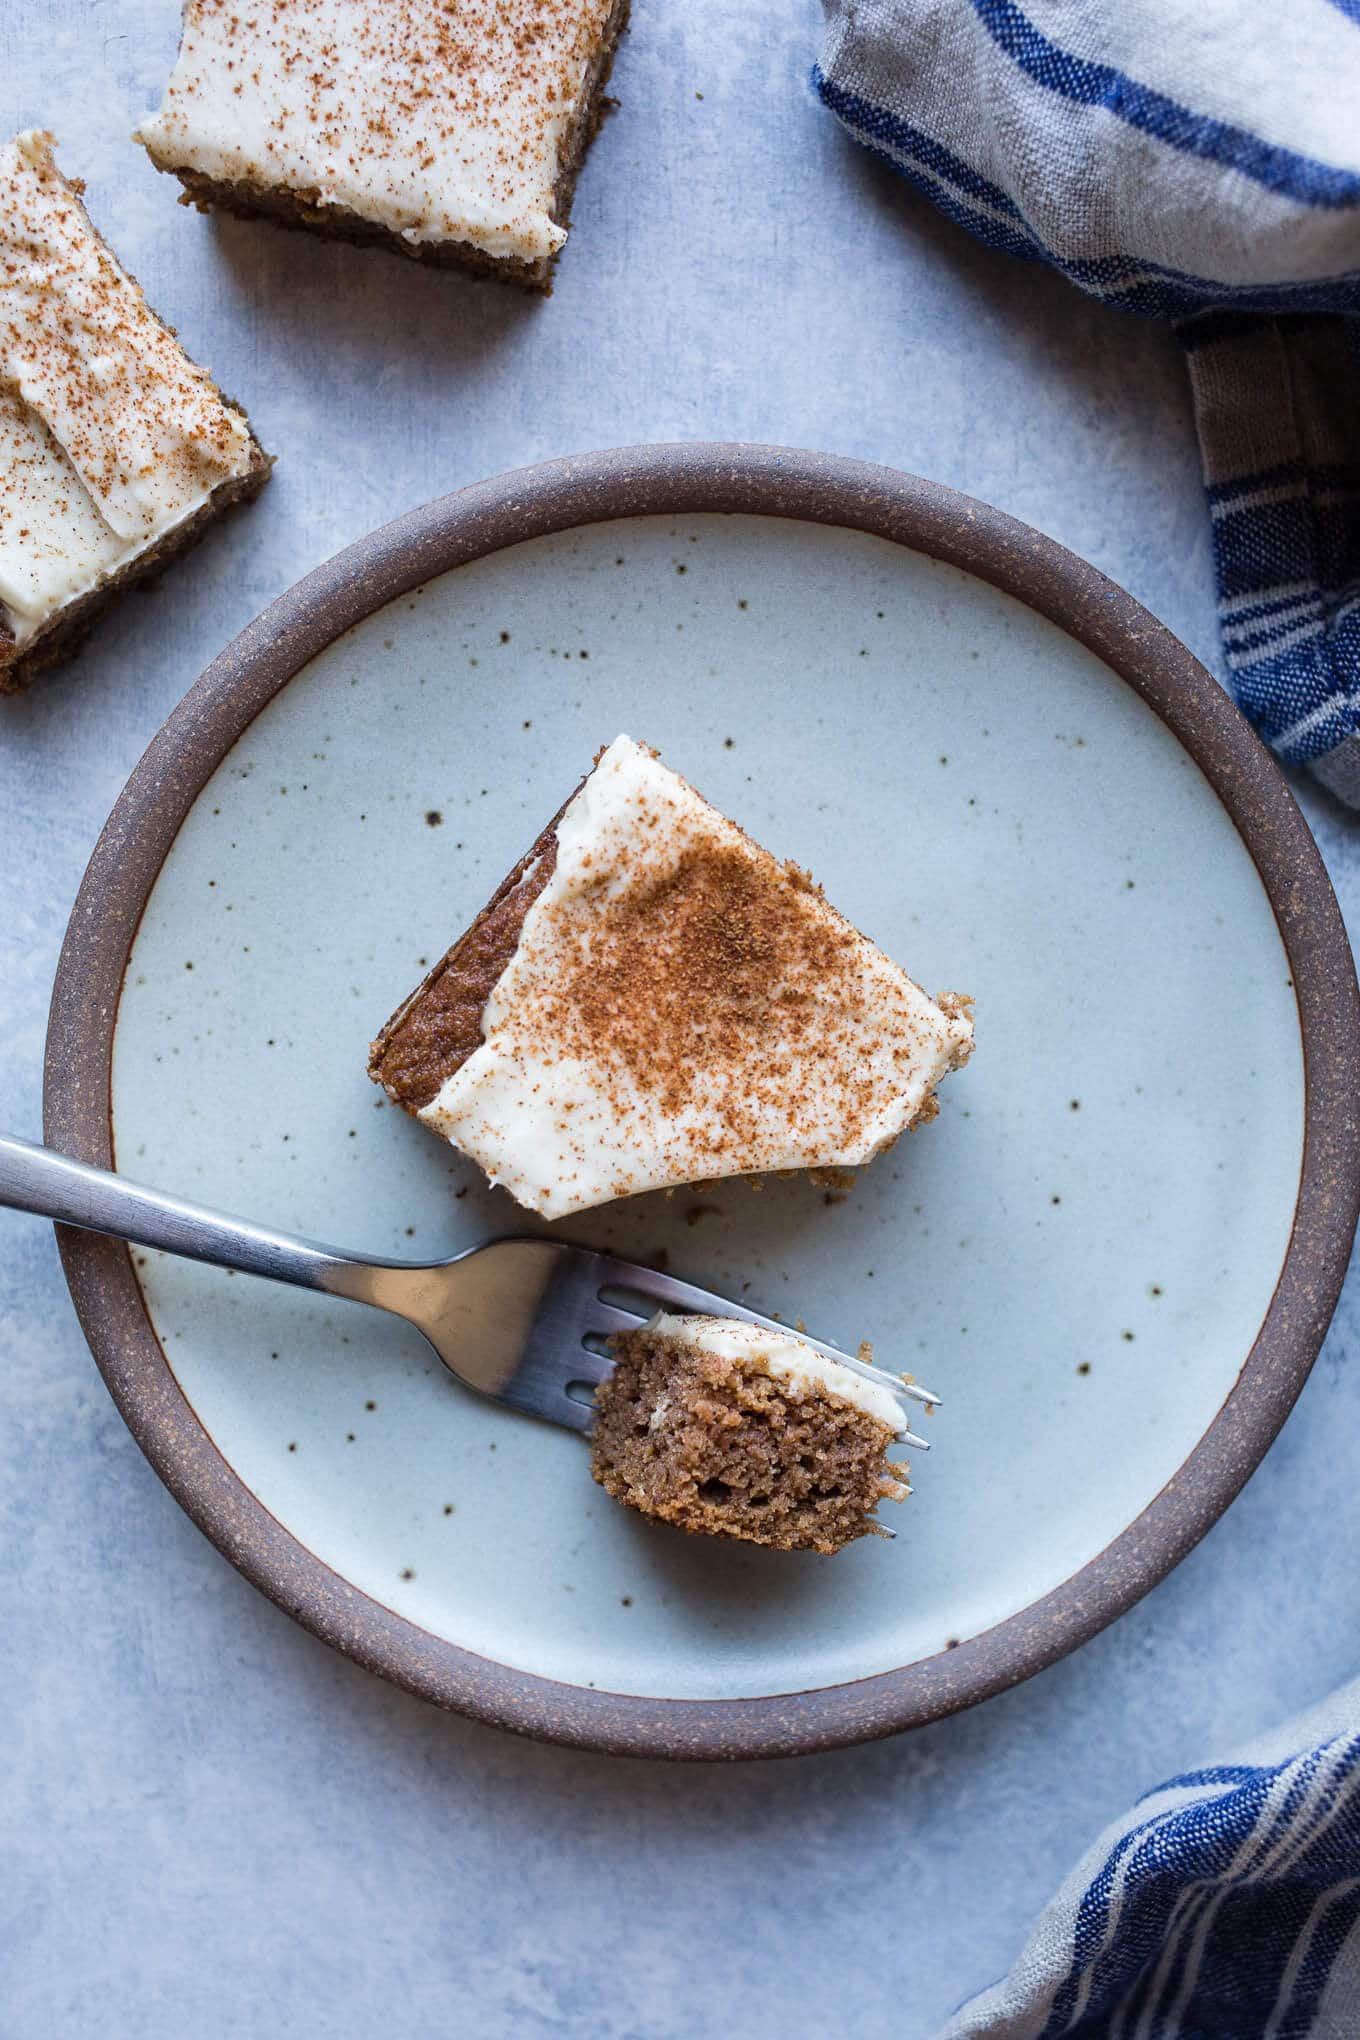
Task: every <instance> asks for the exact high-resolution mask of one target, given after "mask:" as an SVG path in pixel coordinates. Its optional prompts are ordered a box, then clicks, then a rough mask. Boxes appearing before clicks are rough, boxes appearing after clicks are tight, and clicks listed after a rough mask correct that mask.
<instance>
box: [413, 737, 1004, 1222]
mask: <svg viewBox="0 0 1360 2040" xmlns="http://www.w3.org/2000/svg"><path fill="white" fill-rule="evenodd" d="M556 839H557V848H556V863H555V866H554V868H553V871H552V874H551V876H550V878H549V879H548V881H547V883H546V885H545V886H544V888H543V890H542V892H541V893H540V894H539V896H538V898H537V899H536V900H535V901H534V903H533V905H532V906H531V907H530V909H529V912H528V913H527V915H526V916H525V919H524V923H523V926H522V928H521V930H520V936H519V942H518V945H517V947H516V949H515V952H514V954H513V956H512V957H511V959H510V962H509V963H508V964H507V966H506V967H505V969H504V970H503V971H502V973H501V976H500V977H499V979H498V980H497V982H496V984H495V985H494V987H493V988H492V991H491V994H490V996H489V998H488V999H487V1001H486V1005H485V1008H484V1010H483V1013H482V1021H481V1031H482V1041H481V1045H480V1046H479V1047H478V1048H477V1049H475V1050H474V1051H473V1053H472V1054H471V1055H470V1056H469V1057H468V1058H467V1060H466V1061H465V1062H463V1063H462V1065H461V1066H460V1067H459V1068H458V1069H457V1070H455V1071H454V1072H453V1074H452V1075H451V1076H449V1077H448V1078H446V1080H445V1081H444V1083H443V1084H442V1086H441V1087H440V1089H439V1091H438V1093H437V1094H436V1096H435V1097H434V1098H433V1099H432V1100H431V1101H430V1103H429V1104H427V1105H426V1106H425V1107H424V1108H423V1109H422V1110H421V1112H420V1113H419V1117H420V1118H421V1119H422V1120H423V1121H424V1122H425V1123H426V1124H427V1125H428V1126H430V1127H431V1128H433V1129H434V1130H435V1131H436V1132H438V1133H440V1134H442V1135H443V1136H444V1137H445V1138H446V1139H447V1140H449V1141H452V1142H453V1143H454V1144H455V1145H457V1146H458V1147H460V1148H462V1149H463V1150H464V1151H465V1152H466V1153H467V1154H470V1155H471V1156H472V1157H473V1158H474V1160H476V1161H477V1162H479V1163H480V1164H481V1166H482V1167H483V1168H484V1169H485V1170H486V1172H487V1174H488V1176H490V1178H491V1179H492V1181H493V1182H496V1183H501V1184H504V1185H505V1187H506V1188H507V1189H508V1190H509V1191H510V1192H511V1193H512V1194H513V1195H514V1196H515V1197H516V1198H517V1199H518V1200H519V1202H520V1203H521V1204H524V1205H527V1206H529V1207H530V1208H531V1209H533V1210H535V1211H538V1212H540V1213H541V1214H542V1215H543V1216H544V1217H547V1218H560V1217H562V1216H564V1215H565V1214H566V1213H569V1212H573V1211H581V1210H584V1209H586V1208H587V1207H588V1206H590V1205H595V1204H603V1203H606V1202H607V1201H608V1200H610V1199H611V1198H615V1197H626V1196H631V1195H633V1194H635V1193H636V1192H639V1191H643V1190H651V1189H657V1188H662V1187H668V1186H673V1185H678V1184H682V1183H694V1182H701V1181H706V1180H709V1179H712V1178H717V1177H723V1176H734V1175H749V1174H758V1173H762V1172H766V1171H771V1170H779V1169H805V1168H817V1167H835V1166H846V1165H849V1166H854V1165H857V1164H859V1163H862V1162H866V1161H868V1160H869V1159H870V1158H871V1157H872V1156H873V1155H875V1154H877V1153H878V1152H879V1151H880V1150H881V1149H882V1148H884V1147H885V1146H887V1145H888V1143H889V1142H891V1141H892V1140H894V1139H895V1138H896V1137H897V1135H898V1134H900V1133H901V1132H902V1131H903V1130H904V1128H906V1127H908V1126H910V1125H911V1124H912V1122H913V1121H914V1120H915V1119H916V1118H917V1117H918V1116H919V1115H920V1114H921V1112H922V1111H923V1109H929V1101H930V1099H931V1095H932V1093H933V1091H934V1088H935V1086H936V1084H937V1083H938V1082H939V1080H940V1078H941V1077H942V1076H944V1075H945V1073H946V1072H947V1071H948V1070H950V1069H952V1068H955V1067H956V1066H957V1065H958V1064H960V1063H961V1062H963V1061H964V1060H965V1059H966V1057H967V1055H968V1053H969V1050H970V1048H971V1046H972V1036H973V1028H972V1021H971V1019H970V1018H969V1017H968V1013H967V1008H966V1002H960V1001H953V1000H947V1001H946V1002H945V1003H944V1004H943V1005H942V1004H937V1002H936V1001H935V1000H933V999H931V998H929V997H928V996H927V994H926V993H925V992H923V991H922V990H921V988H920V986H919V985H916V984H914V983H913V982H912V980H911V979H910V978H909V977H908V976H907V975H906V973H905V972H904V971H902V970H900V969H899V968H898V966H897V965H896V964H895V963H892V962H890V961H889V959H888V958H887V957H886V956H884V955H883V953H882V951H881V950H879V949H876V948H875V947H874V945H873V944H872V943H871V942H869V941H868V940H867V939H866V937H864V936H863V935H860V934H858V933H857V932H856V930H855V929H853V928H852V927H851V926H850V925H849V923H848V922H847V921H845V920H843V919H842V917H841V916H840V915H839V914H838V913H836V911H835V909H834V908H832V907H831V906H829V905H828V904H827V902H826V900H825V899H824V898H823V896H822V894H821V892H820V891H819V890H818V889H817V888H816V887H815V886H814V885H813V884H812V882H811V880H810V879H808V878H807V877H806V875H805V874H804V873H802V872H800V871H798V870H797V869H796V868H795V867H794V866H791V865H784V864H780V863H779V862H778V861H777V860H776V859H775V858H774V857H772V856H771V855H770V853H769V852H768V851H766V850H763V849H761V848H760V847H759V846H758V845H757V844H755V843H753V842H752V841H751V839H750V838H749V837H748V836H746V835H745V834H744V833H743V832H742V830H740V829H739V828H738V827H737V826H736V824H735V823H733V822H730V821H728V820H727V819H726V818H725V817H724V816H723V815H721V814H719V813H718V811H717V810H716V809H715V808H713V807H711V806H710V805H709V803H708V802H707V801H706V800H704V799H703V798H702V796H701V795H700V794H698V793H696V792H695V790H694V788H693V787H692V786H690V785H689V784H688V783H687V782H686V781H685V780H683V779H681V778H680V777H679V776H678V774H676V773H674V772H672V771H670V770H669V768H668V767H667V766H665V765H663V764H662V763H661V761H660V759H659V758H658V757H657V756H656V754H655V753H654V752H652V751H650V750H648V749H646V748H645V747H644V746H643V745H640V744H637V743H634V742H633V740H632V739H631V738H630V737H626V736H622V737H619V738H617V739H616V741H615V742H614V743H613V744H611V745H610V746H609V748H608V749H607V750H606V751H605V752H604V753H603V754H602V756H601V757H600V759H599V761H598V763H597V764H596V767H595V769H594V771H593V772H592V773H591V774H590V776H589V778H588V779H587V780H586V781H585V783H584V785H583V786H582V787H581V789H580V790H579V792H578V793H577V794H576V795H575V797H574V798H573V799H572V800H571V802H570V803H569V804H568V806H567V807H566V809H565V810H564V812H563V814H562V815H561V817H560V818H559V820H558V822H557V824H556Z"/></svg>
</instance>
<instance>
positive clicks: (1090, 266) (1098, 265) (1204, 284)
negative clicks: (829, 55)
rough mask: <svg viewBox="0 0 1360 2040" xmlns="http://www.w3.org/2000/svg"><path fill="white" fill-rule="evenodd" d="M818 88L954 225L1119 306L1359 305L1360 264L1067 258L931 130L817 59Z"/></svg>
mask: <svg viewBox="0 0 1360 2040" xmlns="http://www.w3.org/2000/svg"><path fill="white" fill-rule="evenodd" d="M812 88H813V90H814V92H816V94H817V96H818V98H819V99H821V100H822V102H823V104H824V105H825V106H827V107H828V108H829V109H830V111H831V112H832V113H834V114H835V115H836V116H837V118H838V119H839V120H841V121H843V122H844V123H845V125H846V127H848V128H849V129H850V130H851V131H852V133H853V134H854V135H855V137H856V139H857V140H859V141H861V142H863V143H864V145H865V146H866V147H867V148H868V149H869V150H870V151H871V152H872V153H873V154H874V155H876V156H878V157H879V158H880V160H881V161H883V162H885V163H887V164H888V165H889V166H890V167H891V168H892V169H893V170H895V171H896V172H897V173H898V175H899V176H901V177H904V178H906V180H907V182H908V183H910V184H914V185H915V186H916V188H917V189H918V190H919V191H922V192H924V193H925V195H926V197H927V198H929V199H930V200H931V201H932V203H934V204H935V205H937V206H938V207H939V209H940V211H941V212H943V213H944V214H945V215H946V216H947V217H948V218H949V219H952V220H953V221H954V222H955V224H956V225H958V226H962V227H965V228H967V230H968V232H969V233H971V234H973V235H974V236H975V237H976V238H977V239H978V240H980V241H983V242H985V243H986V245H987V246H988V247H991V248H999V249H1001V250H1002V251H1003V252H1004V253H1006V254H1008V255H1019V256H1022V257H1024V258H1025V259H1026V260H1029V261H1042V262H1047V263H1048V264H1049V265H1050V266H1051V267H1052V268H1054V269H1057V270H1060V271H1061V272H1062V274H1063V275H1064V276H1066V277H1068V278H1069V279H1070V281H1071V282H1073V283H1075V284H1078V285H1080V287H1081V288H1082V289H1083V290H1085V291H1087V292H1089V293H1090V294H1091V295H1092V296H1093V297H1098V298H1100V299H1101V300H1102V301H1103V302H1104V303H1106V304H1109V305H1113V306H1114V307H1115V308H1116V309H1117V310H1119V311H1125V312H1132V313H1136V314H1138V315H1140V316H1142V317H1145V318H1155V319H1176V320H1189V319H1193V318H1194V317H1195V315H1196V314H1197V313H1199V314H1207V313H1208V312H1209V310H1210V308H1212V307H1222V306H1229V307H1231V310H1230V311H1228V312H1225V313H1223V315H1222V316H1223V317H1225V318H1235V319H1238V320H1242V319H1247V318H1251V317H1258V318H1259V317H1269V316H1271V315H1273V314H1275V313H1277V312H1289V313H1292V314H1294V315H1299V314H1306V313H1310V312H1312V313H1317V314H1318V315H1325V314H1328V313H1335V312H1338V311H1345V312H1355V313H1360V274H1357V273H1354V272H1352V273H1348V274H1346V275H1344V276H1328V277H1317V278H1314V279H1312V280H1311V281H1310V282H1307V283H1273V284H1259V283H1244V284H1225V283H1221V282H1219V281H1217V279H1215V278H1213V277H1205V276H1194V275H1192V274H1190V273H1189V272H1187V271H1184V270H1178V269H1171V268H1168V267H1167V266H1166V265H1165V264H1163V263H1155V262H1148V261H1146V260H1144V259H1143V258H1142V257H1139V256H1134V255H1124V254H1113V255H1102V256H1098V257H1094V258H1089V259H1072V260H1065V259H1064V258H1063V257H1061V256H1059V255H1055V254H1054V252H1053V250H1052V249H1051V248H1049V247H1048V246H1047V245H1046V244H1045V243H1044V242H1043V241H1042V240H1041V239H1040V237H1039V235H1038V234H1037V233H1036V232H1035V230H1034V228H1033V227H1032V226H1031V225H1030V223H1029V222H1028V221H1027V220H1026V219H1025V217H1024V214H1023V213H1022V212H1021V210H1020V208H1019V206H1018V205H1017V204H1016V202H1015V200H1014V199H1013V198H1011V197H1010V195H1009V193H1007V192H1005V191H1003V190H1002V188H1001V186H1000V185H998V184H994V183H993V182H992V181H991V179H990V178H987V177H984V176H983V175H982V174H981V172H980V171H978V170H975V169H974V168H973V167H972V165H971V164H968V163H965V162H964V161H963V160H962V158H960V157H959V156H956V155H955V154H954V153H953V151H952V150H950V149H947V148H946V147H945V146H944V144H943V143H942V142H940V141H939V140H937V139H936V137H935V136H934V135H931V134H928V133H927V132H926V131H925V130H924V129H922V128H918V127H914V126H913V125H912V124H911V122H910V121H906V120H904V119H903V118H902V116H901V115H900V114H897V113H893V112H891V111H889V109H888V108H887V107H884V106H880V105H878V104H877V102H876V101H874V100H871V99H865V98H863V97H862V96H861V95H860V94H859V93H857V92H852V91H850V90H849V89H848V87H846V86H844V85H839V84H837V83H836V82H835V80H833V79H830V78H828V77H827V76H826V73H825V72H824V71H823V70H822V68H821V66H820V65H817V64H814V66H813V68H812ZM894 151H896V152H897V153H896V154H894V153H892V152H894ZM899 156H905V157H907V158H908V161H907V162H905V163H904V162H902V161H900V160H899ZM979 205H985V206H987V207H989V208H991V209H992V210H993V211H995V212H998V213H1001V214H1002V215H1003V216H1004V218H1003V219H999V220H996V219H990V218H989V217H988V216H987V214H986V213H984V212H980V211H979V210H978V207H979ZM1204 323H1205V325H1206V326H1207V325H1208V323H1209V322H1208V318H1207V316H1206V317H1205V319H1204ZM1238 330H1241V331H1246V330H1249V327H1247V326H1245V325H1243V326H1241V327H1239V329H1238ZM1213 337H1219V338H1222V337H1223V334H1222V332H1221V331H1220V332H1219V334H1218V335H1217V336H1214V335H1213V334H1209V335H1207V336H1206V339H1207V338H1213ZM1191 344H1204V343H1197V342H1194V341H1192V342H1191Z"/></svg>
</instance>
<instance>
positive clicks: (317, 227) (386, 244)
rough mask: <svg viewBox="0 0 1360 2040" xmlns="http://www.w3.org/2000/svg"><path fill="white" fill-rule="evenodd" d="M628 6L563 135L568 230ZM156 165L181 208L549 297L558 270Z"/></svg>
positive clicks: (560, 195)
mask: <svg viewBox="0 0 1360 2040" xmlns="http://www.w3.org/2000/svg"><path fill="white" fill-rule="evenodd" d="M630 5H631V0H614V6H613V7H612V8H611V10H610V13H609V18H608V20H607V21H606V22H605V25H604V28H603V30H602V32H601V37H600V44H599V48H598V49H597V50H596V52H595V55H594V56H593V57H592V58H591V60H590V64H589V67H588V69H587V72H586V77H585V81H584V86H583V90H582V93H581V99H580V103H579V105H578V107H577V110H576V114H575V117H574V119H573V121H572V125H571V127H570V128H569V130H568V131H567V133H566V135H565V136H564V138H563V143H562V157H561V164H560V167H559V169H558V173H557V182H556V185H555V186H554V190H553V205H552V216H553V220H554V222H555V224H556V225H558V226H559V227H563V228H566V227H569V226H570V225H571V204H572V199H573V197H574V196H575V192H576V180H577V178H578V177H579V176H580V174H581V166H582V164H583V163H584V162H585V159H586V155H587V153H588V151H589V149H590V145H591V143H592V142H593V141H594V139H595V136H596V134H597V133H598V132H599V128H600V123H601V121H602V120H603V119H604V116H605V113H606V111H607V110H608V107H609V103H610V102H609V101H608V99H607V98H606V97H605V87H606V85H607V84H608V83H609V75H610V72H611V71H612V70H613V68H614V56H615V52H616V51H617V49H618V44H619V37H620V36H621V35H622V34H623V31H624V29H625V28H626V27H627V26H628V13H629V8H630ZM152 160H153V161H155V162H156V168H157V169H158V170H167V171H169V172H170V174H171V175H172V176H174V177H178V179H179V181H180V183H181V184H182V185H183V186H184V196H183V197H182V199H181V200H180V203H181V204H182V205H195V206H197V207H198V209H199V211H200V212H209V211H211V210H212V209H214V208H216V209H217V210H219V211H221V212H230V213H236V214H237V215H238V216H239V217H241V218H243V219H268V220H273V221H275V222H276V224H278V225H279V226H285V227H305V228H308V229H310V230H311V231H312V232H314V233H318V234H325V235H326V236H327V237H328V238H329V239H330V240H333V241H352V242H357V243H360V244H363V245H367V246H373V247H381V248H388V249H390V250H391V251H392V252H393V253H394V254H398V255H405V256H407V257H409V258H410V259H411V260H413V261H416V262H424V263H427V264H428V265H429V266H430V267H432V268H436V269H464V270H470V271H472V272H473V273H474V274H476V275H478V276H493V277H498V278H500V280H501V281H502V282H505V283H518V284H522V285H524V287H525V288H526V289H528V290H538V291H542V292H543V293H544V294H545V295H547V294H549V293H551V291H552V276H553V269H554V267H555V266H556V263H557V259H558V255H560V253H561V250H560V249H559V250H558V252H557V254H554V255H544V256H542V257H540V258H539V259H538V260H537V261H532V262H528V261H525V260H524V259H523V258H522V257H519V256H512V255H489V254H488V253H487V252H486V250H485V249H484V248H478V247H475V246H474V245H473V243H472V242H471V241H408V240H407V239H406V237H405V235H403V234H401V233H398V232H397V231H396V230H395V229H394V228H391V227H385V226H383V225H381V224H380V223H379V222H378V221H376V220H367V219H365V218H364V217H363V215H362V214H360V213H356V212H352V211H351V210H350V209H349V207H347V206H338V205H320V204H319V203H318V202H317V197H318V195H317V194H316V193H315V192H306V191H298V190H294V189H293V188H292V187H290V186H288V185H271V184H264V183H257V182H253V181H252V182H239V183H238V182H231V181H229V180H226V179H219V178H214V177H209V176H208V175H206V174H205V172H203V171H201V170H194V169H191V168H190V167H189V166H188V165H186V164H180V163H163V162H160V161H159V160H157V159H156V158H155V157H153V159H152Z"/></svg>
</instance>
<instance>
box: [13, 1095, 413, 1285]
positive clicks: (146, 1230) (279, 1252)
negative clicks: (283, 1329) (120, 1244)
mask: <svg viewBox="0 0 1360 2040" xmlns="http://www.w3.org/2000/svg"><path fill="white" fill-rule="evenodd" d="M4 1204H7V1205H10V1206H11V1207H12V1208H13V1209H14V1210H16V1211H31V1212H33V1213H34V1214H35V1215H36V1216H37V1217H39V1218H51V1219H55V1220H56V1221H57V1223H58V1224H60V1225H74V1226H78V1227H79V1228H80V1229H81V1230H82V1231H84V1232H98V1233H110V1234H112V1235H113V1237H114V1238H115V1239H120V1240H134V1241H136V1243H137V1245H138V1246H142V1247H154V1248H159V1249H161V1250H162V1251H163V1252H165V1253H167V1254H180V1255H183V1256H184V1257H185V1258H186V1259H187V1260H190V1261H210V1262H211V1263H212V1264H213V1265H214V1266H215V1267H218V1268H235V1269H239V1270H240V1272H241V1273H242V1274H244V1275H266V1276H268V1277H270V1278H271V1280H273V1281H275V1282H292V1283H294V1284H296V1286H297V1287H298V1288H300V1289H322V1290H325V1291H326V1293H327V1294H328V1295H331V1296H348V1297H352V1298H353V1299H354V1300H355V1301H356V1302H359V1303H371V1302H375V1301H376V1300H377V1299H376V1298H375V1297H374V1296H373V1295H372V1278H373V1275H374V1271H375V1266H376V1265H380V1264H369V1263H367V1262H361V1261H357V1260H355V1259H354V1258H353V1257H352V1256H350V1255H347V1254H343V1253H341V1252H340V1251H339V1250H338V1249H336V1248H334V1247H323V1246H319V1245H317V1244H316V1242H315V1241H313V1240H301V1239H294V1238H293V1237H292V1236H291V1235H290V1234H288V1233H280V1232H270V1231H269V1230H268V1229H267V1228H266V1227H264V1226H260V1225H251V1224H250V1223H249V1221H248V1220H246V1219H243V1218H228V1217H226V1216H225V1215H224V1214H223V1213H222V1212H218V1211H207V1210H205V1209H204V1208H203V1207H202V1206H201V1205H198V1204H189V1203H186V1202H185V1200H184V1199H183V1198H182V1197H167V1196H166V1195H165V1194H164V1192H162V1191H160V1190H147V1189H144V1188H143V1187H142V1186H141V1185H140V1184H137V1183H129V1182H128V1181H127V1180H126V1179H125V1178H124V1177H122V1176H115V1175H112V1174H110V1172H109V1171H108V1170H107V1169H94V1168H91V1167H90V1166H89V1164H88V1163H87V1162H73V1161H72V1160H71V1158H70V1157H69V1155H59V1154H56V1153H54V1152H53V1150H52V1149H51V1148H44V1147H37V1146H35V1145H34V1144H33V1142H31V1141H27V1140H15V1139H13V1138H12V1137H10V1136H9V1135H6V1134H0V1205H4Z"/></svg>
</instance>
